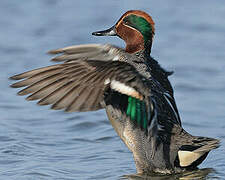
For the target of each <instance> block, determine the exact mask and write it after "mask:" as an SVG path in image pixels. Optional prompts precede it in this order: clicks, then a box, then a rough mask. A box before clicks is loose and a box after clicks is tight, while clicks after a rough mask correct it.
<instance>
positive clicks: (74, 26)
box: [0, 0, 225, 180]
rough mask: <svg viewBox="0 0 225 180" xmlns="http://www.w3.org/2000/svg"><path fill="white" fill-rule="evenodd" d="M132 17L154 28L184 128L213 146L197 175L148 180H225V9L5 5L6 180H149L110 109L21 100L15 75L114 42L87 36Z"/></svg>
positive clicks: (1, 43) (0, 104)
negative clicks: (58, 53) (58, 107)
mask: <svg viewBox="0 0 225 180" xmlns="http://www.w3.org/2000/svg"><path fill="white" fill-rule="evenodd" d="M129 9H141V10H144V11H146V12H148V13H150V14H151V15H152V17H153V19H154V20H155V23H156V35H155V38H154V44H153V50H152V55H153V57H155V58H156V59H158V61H159V62H160V64H161V65H162V66H163V67H165V68H167V69H168V70H173V71H174V72H175V73H174V75H173V76H171V77H170V80H171V83H172V84H173V87H174V91H175V97H176V102H177V105H178V108H179V111H180V115H181V117H182V122H183V126H184V128H185V129H186V130H187V131H188V132H190V133H191V134H194V135H200V136H208V137H215V138H219V139H220V140H221V147H220V148H219V149H216V150H215V151H212V152H211V153H210V154H209V156H208V158H207V160H206V161H204V163H202V164H201V166H200V170H199V171H195V172H189V173H188V174H184V175H177V176H169V177H160V176H158V177H157V176H155V177H151V178H150V179H199V178H202V179H225V143H224V142H225V98H224V97H225V71H224V69H225V20H224V17H225V2H223V1H218V0H217V1H211V0H198V1H196V0H189V1H178V0H176V1H175V0H170V1H167V2H166V1H163V0H158V1H153V0H143V1H134V0H124V1H119V0H115V1H90V0H82V1H72V0H67V1H60V0H38V1H28V0H20V1H10V0H1V1H0V71H1V76H0V179H4V180H7V179H10V180H11V179H16V180H18V179H25V180H26V179H27V180H28V179H29V180H30V179H35V180H36V179H54V180H55V179H66V180H67V179H68V180H69V179H112V180H114V179H122V178H125V179H126V178H127V179H143V177H142V178H141V177H135V176H124V175H131V174H135V171H136V170H135V165H134V162H133V158H132V154H131V153H130V152H129V151H128V149H127V147H126V146H125V145H124V144H123V143H122V142H121V140H120V139H119V137H117V135H116V133H115V132H114V130H113V129H112V127H111V125H110V124H109V121H108V119H107V117H106V114H105V112H104V110H101V111H97V112H87V113H71V114H69V113H64V112H62V111H53V110H49V107H40V106H37V105H36V104H35V102H27V101H25V100H24V98H23V97H19V96H16V92H17V90H16V89H11V88H9V85H10V84H11V83H12V82H11V81H10V80H8V77H9V76H12V75H14V74H16V73H21V72H24V71H27V70H31V69H33V68H38V67H42V66H47V65H51V64H52V63H51V62H50V61H49V59H50V57H49V56H48V55H46V53H45V52H47V51H48V50H50V49H54V48H59V47H64V46H68V45H73V44H84V43H113V44H116V45H119V46H124V43H123V42H122V41H121V40H120V39H119V38H115V37H93V36H91V32H93V31H96V30H102V29H105V28H108V27H111V26H112V25H113V24H114V23H115V22H116V21H117V20H118V18H119V17H120V16H121V15H122V14H123V13H124V12H125V11H127V10H129Z"/></svg>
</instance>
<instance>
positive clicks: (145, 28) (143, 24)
mask: <svg viewBox="0 0 225 180" xmlns="http://www.w3.org/2000/svg"><path fill="white" fill-rule="evenodd" d="M126 21H128V23H129V26H131V27H134V28H135V29H137V30H138V31H139V32H140V33H141V34H142V35H143V37H144V42H145V43H147V42H148V41H149V40H152V37H153V33H154V32H153V28H152V25H151V24H149V22H148V21H147V20H146V19H144V18H143V17H140V16H136V15H134V14H131V15H129V16H128V17H127V18H126Z"/></svg>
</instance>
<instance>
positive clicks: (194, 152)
mask: <svg viewBox="0 0 225 180" xmlns="http://www.w3.org/2000/svg"><path fill="white" fill-rule="evenodd" d="M219 146H220V141H219V140H218V139H214V138H208V137H199V136H190V137H189V140H188V141H187V143H184V144H183V145H182V146H181V147H180V148H179V151H178V156H177V158H176V161H175V166H180V167H182V168H187V169H193V168H196V167H197V166H198V165H199V164H201V163H202V161H204V159H205V158H206V157H207V155H208V153H209V151H211V150H212V149H216V148H218V147H219Z"/></svg>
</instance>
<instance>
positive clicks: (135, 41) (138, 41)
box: [125, 33, 152, 54]
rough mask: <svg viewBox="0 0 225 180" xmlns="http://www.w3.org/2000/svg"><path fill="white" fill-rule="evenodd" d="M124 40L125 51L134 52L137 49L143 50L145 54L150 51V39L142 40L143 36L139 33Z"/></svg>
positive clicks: (137, 50)
mask: <svg viewBox="0 0 225 180" xmlns="http://www.w3.org/2000/svg"><path fill="white" fill-rule="evenodd" d="M125 42H126V52H128V53H136V52H139V51H144V52H145V53H146V54H150V53H151V48H152V40H147V41H146V40H144V38H143V36H142V35H141V34H139V33H136V34H135V36H132V38H128V39H126V40H125Z"/></svg>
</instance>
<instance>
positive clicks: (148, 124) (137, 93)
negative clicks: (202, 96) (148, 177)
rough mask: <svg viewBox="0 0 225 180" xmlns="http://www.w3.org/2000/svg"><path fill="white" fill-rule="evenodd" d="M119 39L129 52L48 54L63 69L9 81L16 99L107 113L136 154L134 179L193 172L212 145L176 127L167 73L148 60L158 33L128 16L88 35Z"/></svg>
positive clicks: (72, 49) (145, 18)
mask: <svg viewBox="0 0 225 180" xmlns="http://www.w3.org/2000/svg"><path fill="white" fill-rule="evenodd" d="M92 34H93V35H96V36H118V37H120V38H121V39H123V40H124V41H125V42H126V48H125V49H122V48H118V47H116V46H113V45H109V44H107V45H101V44H86V45H76V46H69V47H65V48H61V49H56V50H52V51H49V53H50V54H57V55H58V54H59V55H58V56H56V57H54V58H53V59H52V60H53V61H56V62H62V63H61V64H56V65H52V66H48V67H44V68H39V69H35V70H31V71H28V72H25V73H22V74H18V75H15V76H13V77H11V79H14V80H21V79H23V80H22V81H19V82H17V83H15V84H12V85H11V86H12V87H14V88H20V87H26V88H25V89H23V90H21V91H19V92H18V94H19V95H27V94H31V95H29V96H28V97H27V98H26V99H27V100H37V99H39V101H38V104H39V105H49V104H52V106H51V108H52V109H64V110H65V111H69V112H72V111H95V110H99V109H102V108H105V109H106V112H107V115H108V118H109V120H110V122H111V124H112V126H113V127H114V129H115V131H116V132H117V134H118V135H119V136H120V138H121V139H122V140H123V142H124V143H125V144H126V145H127V147H128V148H129V149H130V151H131V152H132V153H133V156H134V160H135V163H136V168H137V172H138V173H145V172H146V173H149V172H159V173H176V172H181V171H184V170H186V169H193V168H196V167H197V166H198V165H199V164H200V163H201V162H202V161H203V160H204V159H205V158H206V156H207V154H208V153H209V151H210V150H212V149H215V148H217V147H218V146H219V141H218V140H217V139H213V138H207V137H199V136H192V135H190V134H189V133H187V132H186V131H185V130H184V129H183V128H182V125H181V121H180V116H179V113H178V110H177V106H176V103H175V100H174V96H173V89H172V86H171V84H170V82H169V80H168V76H169V75H170V74H172V73H171V72H167V71H166V70H164V69H163V68H161V67H160V65H159V64H158V63H157V61H156V60H155V59H153V58H152V57H151V56H150V53H151V46H152V41H153V37H154V34H155V27H154V22H153V20H152V18H151V17H150V16H149V15H148V14H147V13H145V12H143V11H139V10H131V11H128V12H126V13H125V14H123V16H122V17H121V18H120V19H119V21H118V22H117V23H116V24H115V25H114V26H113V27H111V28H110V29H107V30H104V31H98V32H94V33H92Z"/></svg>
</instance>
